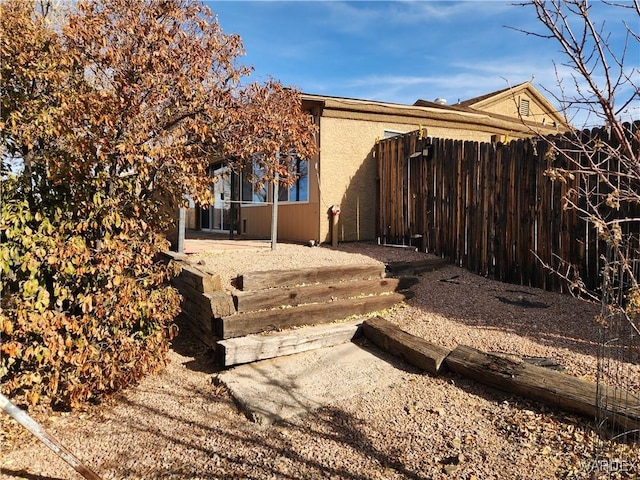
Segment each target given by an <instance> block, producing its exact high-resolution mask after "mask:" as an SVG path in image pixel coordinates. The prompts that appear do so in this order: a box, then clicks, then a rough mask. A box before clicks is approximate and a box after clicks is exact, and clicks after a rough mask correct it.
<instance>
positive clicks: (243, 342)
mask: <svg viewBox="0 0 640 480" xmlns="http://www.w3.org/2000/svg"><path fill="white" fill-rule="evenodd" d="M361 323H362V320H361V319H360V320H353V321H349V322H341V323H330V324H324V325H315V326H311V327H303V328H299V329H295V330H286V331H282V332H270V333H264V334H259V335H255V334H254V335H247V336H244V337H236V338H230V339H227V340H220V341H219V342H218V344H217V347H216V358H217V360H218V363H219V364H220V365H222V366H224V367H229V366H232V365H238V364H241V363H249V362H255V361H258V360H266V359H268V358H274V357H281V356H284V355H291V354H294V353H300V352H306V351H309V350H314V349H317V348H323V347H330V346H334V345H338V344H341V343H345V342H348V341H350V340H351V339H352V338H353V337H354V336H355V335H356V333H357V331H358V328H359V326H360V325H361Z"/></svg>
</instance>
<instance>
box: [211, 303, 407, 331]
mask: <svg viewBox="0 0 640 480" xmlns="http://www.w3.org/2000/svg"><path fill="white" fill-rule="evenodd" d="M412 296H413V292H410V291H405V292H394V293H390V294H387V295H373V296H367V297H359V298H348V299H340V300H335V301H332V302H325V303H312V304H305V305H299V306H297V307H289V308H276V309H272V310H263V311H258V312H248V313H238V314H236V315H231V316H228V317H223V318H217V319H214V328H215V330H214V332H215V334H216V335H217V337H218V338H220V339H226V338H233V337H241V336H243V335H250V334H253V333H261V332H267V331H274V330H282V329H286V328H291V327H298V326H302V325H314V324H321V323H329V322H332V321H334V320H338V319H341V318H347V317H349V316H351V315H364V314H367V313H371V312H375V311H377V310H382V309H385V308H389V307H391V306H393V305H395V304H396V303H399V302H402V301H403V300H405V299H407V298H410V297H412Z"/></svg>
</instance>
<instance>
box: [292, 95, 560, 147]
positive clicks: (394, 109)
mask: <svg viewBox="0 0 640 480" xmlns="http://www.w3.org/2000/svg"><path fill="white" fill-rule="evenodd" d="M494 93H495V92H494ZM302 100H303V103H306V104H307V105H309V106H311V105H316V106H319V107H320V109H321V111H322V113H321V115H322V116H334V117H335V116H339V117H342V118H352V119H360V120H371V121H372V120H375V119H376V118H378V119H379V118H382V117H387V118H389V117H393V118H394V119H395V120H398V121H399V120H402V121H403V122H405V123H416V124H422V125H427V124H428V123H429V122H438V123H439V124H447V125H448V126H451V127H454V126H457V127H456V128H465V126H468V127H473V128H474V129H482V130H484V131H492V132H495V133H499V132H510V133H511V132H513V133H516V132H520V133H521V134H522V135H523V136H530V134H531V131H532V130H533V129H535V130H537V131H542V132H543V133H545V134H547V133H556V132H557V130H556V129H554V128H552V127H551V126H549V125H547V126H544V125H540V124H539V123H535V122H529V121H523V120H521V119H520V118H514V117H508V116H505V115H499V114H495V113H492V112H485V111H482V110H477V109H474V108H470V107H468V106H465V105H460V104H456V105H446V104H444V105H443V104H440V103H435V102H429V101H426V100H419V101H418V102H416V104H414V105H406V104H398V103H387V102H379V101H375V100H363V99H355V98H344V97H333V96H327V95H317V94H309V93H303V94H302Z"/></svg>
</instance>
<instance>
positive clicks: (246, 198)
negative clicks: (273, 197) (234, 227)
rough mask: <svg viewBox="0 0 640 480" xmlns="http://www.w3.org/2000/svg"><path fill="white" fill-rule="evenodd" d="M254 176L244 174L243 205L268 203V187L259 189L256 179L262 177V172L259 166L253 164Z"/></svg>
mask: <svg viewBox="0 0 640 480" xmlns="http://www.w3.org/2000/svg"><path fill="white" fill-rule="evenodd" d="M252 168H253V174H252V175H245V174H244V173H243V174H242V189H241V190H242V192H241V200H242V203H266V201H267V188H266V186H264V185H263V186H262V187H258V185H257V183H256V181H255V179H257V178H260V177H261V176H262V170H261V169H260V167H259V166H258V165H257V164H255V163H254V164H253V167H252Z"/></svg>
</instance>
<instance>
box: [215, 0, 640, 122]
mask: <svg viewBox="0 0 640 480" xmlns="http://www.w3.org/2000/svg"><path fill="white" fill-rule="evenodd" d="M207 5H208V6H209V7H210V8H211V9H212V10H213V11H214V12H215V13H217V14H218V20H219V22H220V25H221V26H222V28H223V30H224V31H225V32H226V33H237V34H239V35H240V36H241V37H242V39H243V41H244V45H245V49H246V56H245V57H244V58H243V59H242V62H243V63H245V64H248V65H252V66H253V67H254V68H255V70H254V72H253V74H252V76H251V78H252V79H253V80H257V81H263V80H266V79H267V78H269V77H273V78H275V79H277V80H280V81H281V82H282V83H283V84H286V85H292V86H295V87H297V88H298V89H300V90H302V91H303V92H305V93H316V94H322V95H331V96H341V97H351V98H363V99H372V100H378V101H384V102H393V103H404V104H412V103H413V102H415V101H416V100H417V99H419V98H420V99H425V100H434V99H435V98H437V97H440V98H445V99H446V100H447V102H448V103H450V104H451V103H456V102H457V101H458V100H459V99H460V100H465V99H468V98H472V97H475V96H479V95H483V94H485V93H488V92H491V91H495V90H500V89H503V88H506V87H508V86H509V85H516V84H518V83H521V82H524V81H527V80H532V82H533V84H534V85H535V86H536V88H538V89H539V90H540V91H541V92H542V93H543V94H545V95H546V96H547V97H548V98H549V100H551V101H552V103H556V102H555V101H554V100H553V97H552V95H551V94H549V93H548V92H546V91H545V89H548V90H550V91H551V92H553V93H556V94H558V93H559V88H558V86H557V83H558V82H557V80H556V74H555V71H554V64H553V61H554V60H555V61H556V65H557V66H558V69H559V72H560V75H561V76H562V77H566V76H567V75H569V74H570V71H569V69H567V68H566V67H563V66H562V65H561V62H562V61H564V57H563V56H562V55H561V54H560V52H559V46H558V45H557V44H556V43H554V42H553V41H551V40H544V39H541V38H537V37H534V36H527V35H525V34H524V33H521V32H518V31H515V30H513V29H510V28H508V27H514V28H518V29H523V30H529V31H531V30H535V31H541V25H540V24H539V22H538V20H537V19H536V17H535V12H534V11H533V8H532V7H523V6H519V5H515V4H513V3H511V2H502V1H462V2H459V1H439V2H436V1H412V2H408V1H393V2H385V1H374V2H365V1H355V2H348V1H284V2H277V1H221V2H213V1H209V2H207ZM599 8H601V6H599V5H595V6H594V11H595V13H599V11H598V10H597V9H599ZM602 15H604V11H603V12H602ZM625 15H626V16H627V17H626V18H627V19H629V18H631V19H633V17H632V16H630V13H629V12H628V11H627V12H623V11H620V12H616V14H615V15H612V14H611V12H607V13H606V16H607V17H606V19H607V26H608V28H609V29H611V30H612V31H613V32H614V34H613V36H612V45H613V46H614V47H619V46H620V45H621V39H622V33H623V28H622V23H621V22H622V20H623V19H624V18H625ZM603 18H604V17H603ZM596 19H598V18H597V16H596ZM636 20H637V18H636ZM636 23H637V22H636ZM639 66H640V50H639V48H638V42H635V43H634V44H633V45H631V48H630V51H629V52H628V53H627V67H626V69H627V71H631V69H632V68H636V69H637V68H638V67H639ZM635 76H636V80H637V76H638V73H637V70H636V72H635ZM637 108H638V106H637V105H636V106H635V109H631V110H629V112H627V114H628V115H629V118H631V115H633V118H639V117H640V115H639V114H638V113H639V112H638V109H637ZM575 120H580V121H582V122H583V123H585V122H586V123H589V120H586V119H585V118H584V117H582V116H581V117H580V118H576V119H575ZM574 124H576V125H577V123H575V122H574Z"/></svg>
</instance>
